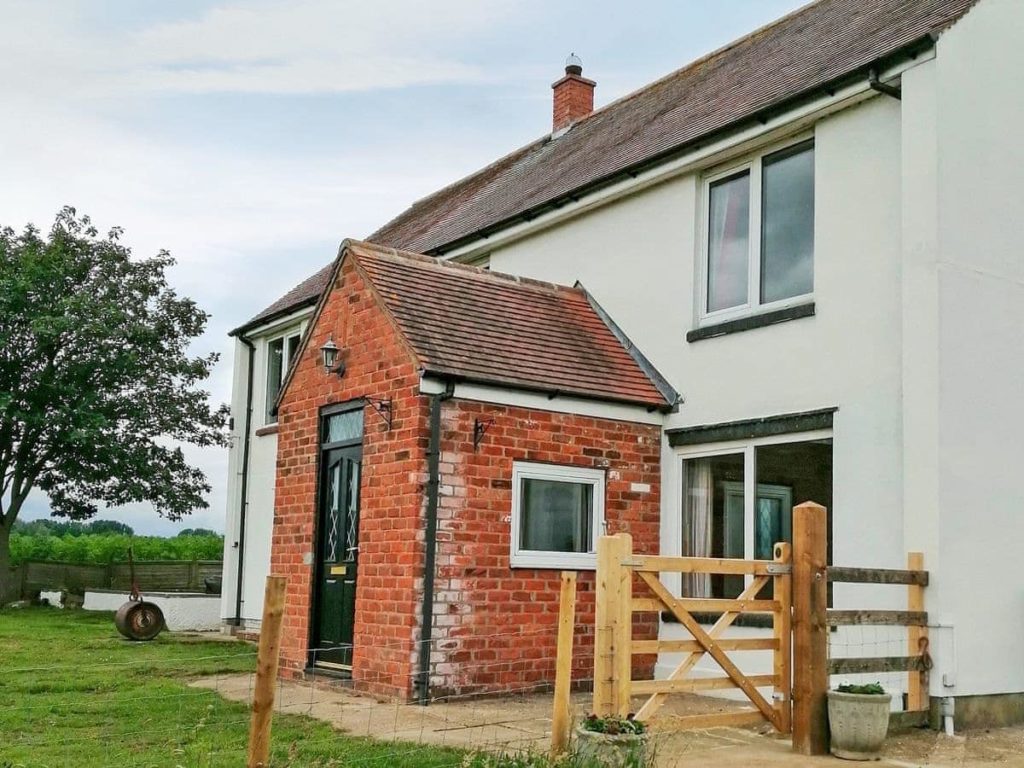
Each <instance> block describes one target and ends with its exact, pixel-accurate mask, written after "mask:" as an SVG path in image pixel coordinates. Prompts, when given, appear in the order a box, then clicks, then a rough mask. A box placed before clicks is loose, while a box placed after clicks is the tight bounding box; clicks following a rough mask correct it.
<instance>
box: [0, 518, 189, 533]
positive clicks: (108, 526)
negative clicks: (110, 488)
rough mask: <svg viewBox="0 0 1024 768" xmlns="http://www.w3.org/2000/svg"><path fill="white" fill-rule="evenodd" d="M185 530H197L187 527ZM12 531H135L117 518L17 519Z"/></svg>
mask: <svg viewBox="0 0 1024 768" xmlns="http://www.w3.org/2000/svg"><path fill="white" fill-rule="evenodd" d="M185 530H199V529H198V528H197V529H188V528H186V529H185ZM11 531H12V533H20V534H23V535H25V536H82V535H84V534H90V533H118V534H123V535H125V536H131V535H133V534H134V533H135V531H134V530H133V529H132V527H131V526H130V525H128V524H127V523H121V522H118V521H117V520H90V521H89V522H87V523H80V522H78V521H77V520H71V521H66V520H52V519H47V518H40V519H39V520H18V521H16V522H15V523H14V528H12V529H11ZM182 533H184V531H182Z"/></svg>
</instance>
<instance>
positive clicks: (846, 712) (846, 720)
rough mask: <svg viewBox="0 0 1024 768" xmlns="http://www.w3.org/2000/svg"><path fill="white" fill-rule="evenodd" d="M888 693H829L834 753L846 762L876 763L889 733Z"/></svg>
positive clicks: (829, 721)
mask: <svg viewBox="0 0 1024 768" xmlns="http://www.w3.org/2000/svg"><path fill="white" fill-rule="evenodd" d="M890 701H892V696H891V695H890V694H888V693H883V694H875V693H840V692H839V691H829V692H828V725H829V730H830V731H831V732H832V747H831V749H832V754H833V755H835V756H836V757H841V758H843V759H845V760H874V759H877V757H878V752H879V750H881V748H882V743H883V742H884V741H885V734H886V732H887V731H888V730H889V702H890Z"/></svg>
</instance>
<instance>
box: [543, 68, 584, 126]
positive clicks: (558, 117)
mask: <svg viewBox="0 0 1024 768" xmlns="http://www.w3.org/2000/svg"><path fill="white" fill-rule="evenodd" d="M594 85H595V83H594V81H593V80H588V79H587V78H585V77H580V76H579V75H566V76H565V77H563V78H562V79H561V80H559V81H558V82H557V83H555V84H554V85H552V86H551V87H552V88H553V89H554V93H553V99H552V130H555V131H557V130H559V129H561V128H565V127H566V126H567V125H569V124H571V123H574V122H576V121H577V120H579V119H580V118H581V117H586V116H587V115H589V114H590V113H591V112H593V111H594Z"/></svg>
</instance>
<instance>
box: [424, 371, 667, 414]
mask: <svg viewBox="0 0 1024 768" xmlns="http://www.w3.org/2000/svg"><path fill="white" fill-rule="evenodd" d="M421 375H423V376H429V377H432V378H435V379H440V380H442V381H449V382H452V383H453V384H459V383H465V384H480V385H482V386H486V387H495V388H501V389H512V390H516V391H519V392H535V393H538V394H542V395H547V397H548V399H549V400H554V399H555V398H558V397H574V398H577V399H580V400H592V401H595V402H600V403H614V404H615V405H626V406H632V407H634V408H643V409H644V410H646V411H648V412H653V411H659V412H661V413H667V412H669V410H668V408H667V406H659V405H657V404H655V403H652V402H650V401H647V400H641V399H634V398H629V397H616V396H615V395H608V394H599V393H596V392H585V391H582V390H576V389H569V388H556V387H550V386H548V387H545V386H541V385H540V384H531V383H529V382H522V381H513V380H511V379H509V380H505V379H496V378H491V377H488V376H478V375H473V374H467V373H463V372H456V371H451V370H449V369H447V368H444V367H442V366H436V365H434V366H431V365H427V366H425V367H423V368H422V369H421Z"/></svg>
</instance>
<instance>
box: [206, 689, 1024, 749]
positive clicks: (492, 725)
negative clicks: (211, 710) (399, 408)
mask: <svg viewBox="0 0 1024 768" xmlns="http://www.w3.org/2000/svg"><path fill="white" fill-rule="evenodd" d="M192 685H193V686H196V687H202V688H209V689H213V690H216V691H217V692H218V693H220V694H221V695H222V696H224V697H225V698H227V699H231V700H233V701H249V700H250V697H251V693H252V690H251V686H252V677H251V676H250V675H230V676H224V677H204V678H200V679H198V680H196V681H194V682H193V683H192ZM673 698H674V699H676V701H675V702H674V703H673V707H672V710H673V711H672V712H669V714H698V713H707V712H714V711H719V710H728V709H731V708H735V707H736V706H737V704H735V703H734V702H729V701H726V700H723V699H713V698H710V697H703V696H690V697H673ZM589 701H590V696H589V695H585V694H581V695H579V696H577V697H575V698H574V706H575V709H576V712H577V713H579V715H582V714H583V713H585V712H586V709H587V707H588V703H589ZM550 708H551V697H550V695H537V694H531V695H526V696H514V695H513V696H507V697H502V698H496V697H493V696H489V697H467V698H465V699H461V700H457V701H452V702H445V703H434V704H431V705H430V706H429V707H420V706H416V705H411V704H401V703H396V702H394V701H382V700H378V699H375V698H373V697H370V696H362V695H357V694H354V693H351V692H350V691H347V690H345V689H343V688H340V687H338V686H337V685H331V684H326V685H325V684H321V683H317V684H316V685H311V684H310V683H307V682H282V683H281V684H280V686H279V691H278V696H277V706H276V710H277V711H279V712H284V713H289V714H299V715H308V716H310V717H315V718H317V719H319V720H323V721H325V722H328V723H330V724H331V725H333V726H334V727H335V728H337V729H339V730H341V731H344V732H345V733H348V734H352V735H356V736H367V737H370V738H374V739H386V740H392V741H405V742H413V743H416V744H431V745H438V746H448V747H457V748H462V749H470V750H486V751H495V752H501V751H519V750H524V749H531V750H536V751H546V750H547V748H548V746H549V744H550V741H549V738H550V737H549V734H550V728H551V711H550ZM762 730H766V729H762ZM767 730H770V729H767ZM993 734H995V735H993ZM652 742H653V744H654V750H655V755H656V761H657V766H658V768H677V766H683V767H688V766H703V767H704V768H740V767H741V766H742V767H743V768H747V767H749V766H791V767H792V768H799V767H800V766H821V765H830V766H833V768H838V767H839V766H842V765H843V764H844V763H843V762H840V761H838V760H836V759H835V758H831V757H815V758H810V757H802V756H800V755H795V754H793V752H792V751H791V749H790V743H789V741H788V740H785V739H781V738H778V737H776V736H773V735H768V734H766V733H760V732H759V731H758V730H757V729H741V728H710V729H706V730H690V731H683V732H675V733H659V732H657V731H655V732H654V733H653V734H652ZM975 744H976V745H978V748H974V746H973V745H975ZM979 749H982V751H981V752H979ZM886 752H887V754H886V758H885V759H884V760H882V761H879V762H875V763H873V765H875V766H879V767H882V766H885V767H887V768H911V767H913V766H931V767H932V768H968V767H971V768H973V767H974V766H993V765H994V764H995V765H1000V766H1004V767H1005V768H1011V766H1012V767H1013V768H1017V767H1018V766H1020V767H1021V768H1024V729H1003V730H1001V731H998V732H979V733H978V734H976V735H975V736H974V737H969V738H964V737H953V738H952V739H950V738H949V737H946V736H943V735H941V734H936V733H933V732H916V733H913V734H908V735H906V736H901V737H897V738H894V739H890V743H889V744H888V745H887V749H886ZM993 761H994V762H993Z"/></svg>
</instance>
